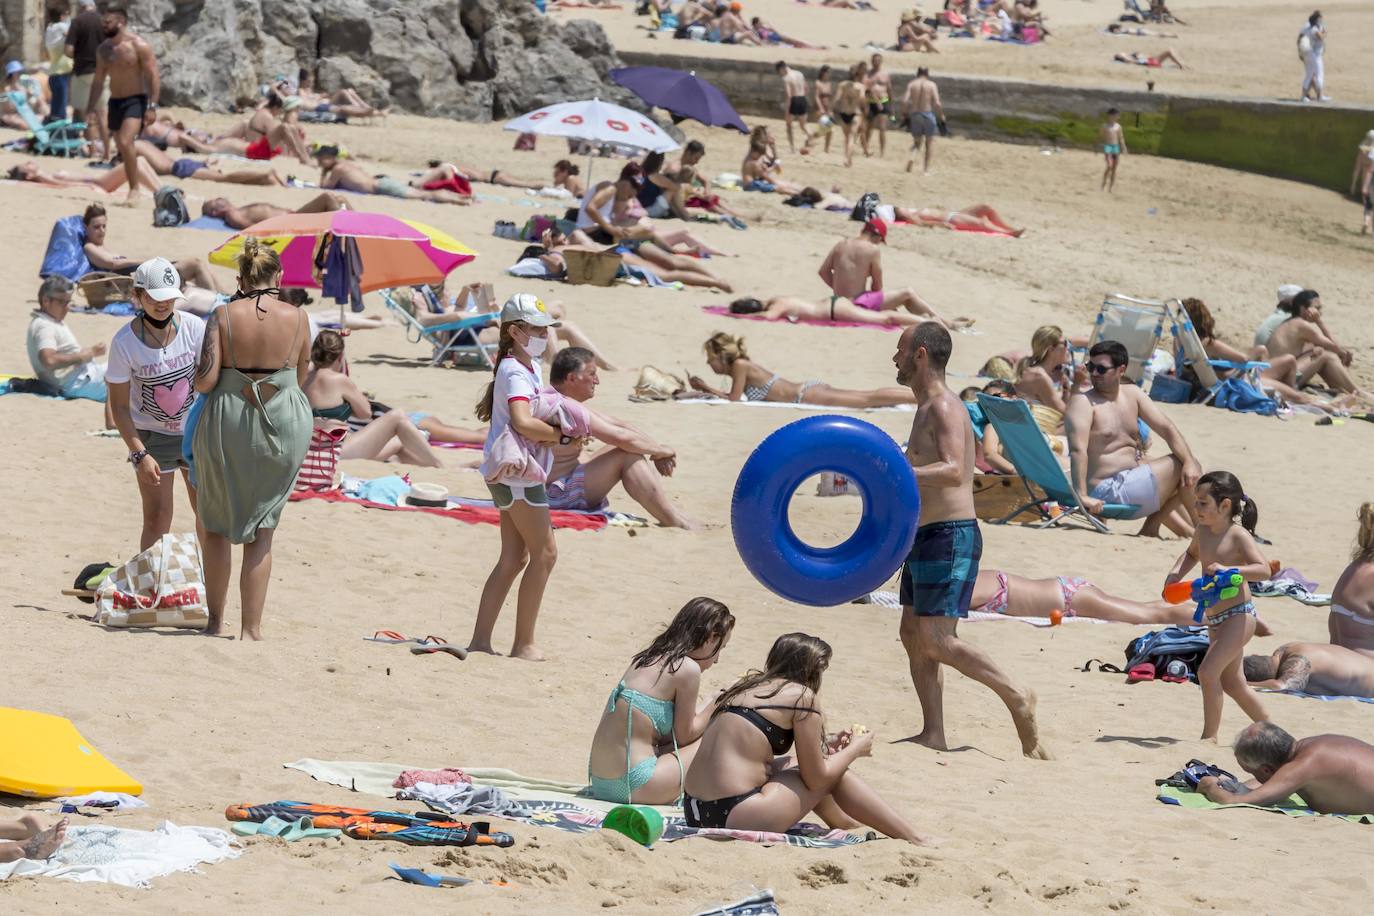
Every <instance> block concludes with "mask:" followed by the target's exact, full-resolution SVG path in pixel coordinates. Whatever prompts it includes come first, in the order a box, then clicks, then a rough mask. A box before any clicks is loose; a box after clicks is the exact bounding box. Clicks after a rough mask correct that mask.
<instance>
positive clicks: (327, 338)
mask: <svg viewBox="0 0 1374 916" xmlns="http://www.w3.org/2000/svg"><path fill="white" fill-rule="evenodd" d="M343 351H344V339H343V335H342V334H340V333H339V332H338V331H331V330H329V329H328V328H325V329H324V330H322V331H320V333H319V336H317V337H316V338H315V342H314V343H313V344H311V345H310V361H311V362H312V363H314V364H315V365H316V366H332V365H334V364H335V363H336V362H338V361H339V357H340V356H343Z"/></svg>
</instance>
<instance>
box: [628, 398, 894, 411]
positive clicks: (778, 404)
mask: <svg viewBox="0 0 1374 916" xmlns="http://www.w3.org/2000/svg"><path fill="white" fill-rule="evenodd" d="M630 400H634V399H633V398H631V399H630ZM663 403H665V404H710V405H713V406H716V407H719V406H721V405H725V406H728V407H773V408H780V409H782V410H820V411H825V412H829V413H834V412H835V411H838V410H843V411H846V412H848V413H877V412H879V411H898V412H900V413H911V412H913V411H914V410H915V409H916V405H915V404H899V405H898V406H896V407H830V406H827V405H825V404H788V403H786V402H783V401H727V400H726V399H725V398H679V399H676V400H671V401H664V402H663Z"/></svg>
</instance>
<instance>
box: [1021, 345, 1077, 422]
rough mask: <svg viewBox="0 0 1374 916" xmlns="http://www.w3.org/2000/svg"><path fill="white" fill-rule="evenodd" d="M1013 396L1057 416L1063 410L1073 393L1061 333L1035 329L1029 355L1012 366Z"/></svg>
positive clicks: (1071, 379) (1069, 369)
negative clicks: (1054, 412) (1044, 408)
mask: <svg viewBox="0 0 1374 916" xmlns="http://www.w3.org/2000/svg"><path fill="white" fill-rule="evenodd" d="M1016 393H1017V394H1018V395H1020V396H1021V397H1023V398H1025V399H1026V400H1028V401H1034V402H1035V403H1037V404H1044V405H1045V406H1046V407H1053V408H1054V409H1055V410H1057V411H1059V412H1060V413H1061V414H1062V413H1064V411H1065V410H1067V409H1068V408H1067V406H1066V404H1067V402H1068V399H1069V395H1070V394H1072V393H1073V375H1072V369H1071V368H1070V365H1069V343H1068V341H1067V340H1066V339H1065V338H1064V332H1063V331H1062V330H1060V329H1059V328H1057V327H1055V326H1054V325H1052V324H1047V325H1044V326H1043V327H1039V328H1036V329H1035V333H1034V334H1032V335H1031V352H1030V355H1029V356H1027V357H1025V358H1024V359H1021V360H1020V361H1019V362H1018V363H1017V364H1016Z"/></svg>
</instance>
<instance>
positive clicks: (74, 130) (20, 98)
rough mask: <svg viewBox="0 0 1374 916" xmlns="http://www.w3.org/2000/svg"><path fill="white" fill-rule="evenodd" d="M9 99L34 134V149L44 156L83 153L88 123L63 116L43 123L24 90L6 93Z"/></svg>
mask: <svg viewBox="0 0 1374 916" xmlns="http://www.w3.org/2000/svg"><path fill="white" fill-rule="evenodd" d="M6 95H8V96H9V100H10V102H11V103H13V105H14V110H15V111H17V112H18V113H19V117H20V118H22V119H23V121H24V126H26V127H27V128H28V129H29V133H30V134H31V135H32V136H33V151H34V152H35V153H38V154H39V155H42V156H65V157H68V158H70V157H73V156H79V155H80V154H81V148H82V147H83V146H85V144H86V140H85V138H84V137H83V136H82V134H84V133H85V131H86V125H85V124H82V123H79V122H75V121H69V120H67V119H66V118H62V119H61V120H58V121H49V122H48V123H47V124H44V123H43V119H42V118H40V117H38V115H36V114H34V111H33V109H32V108H30V107H29V100H28V99H27V98H25V96H24V93H22V92H9V93H6Z"/></svg>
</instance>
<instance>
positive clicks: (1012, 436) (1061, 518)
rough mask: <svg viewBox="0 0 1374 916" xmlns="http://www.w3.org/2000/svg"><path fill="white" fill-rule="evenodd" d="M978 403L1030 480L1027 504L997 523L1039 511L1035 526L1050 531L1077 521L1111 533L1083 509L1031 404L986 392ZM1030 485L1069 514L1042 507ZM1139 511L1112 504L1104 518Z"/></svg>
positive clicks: (1019, 471)
mask: <svg viewBox="0 0 1374 916" xmlns="http://www.w3.org/2000/svg"><path fill="white" fill-rule="evenodd" d="M978 403H979V404H980V405H982V408H983V414H984V415H985V416H986V417H987V418H988V422H989V423H991V424H992V425H993V427H994V428H995V429H996V430H997V435H998V437H999V438H1000V439H1001V440H1002V450H1003V451H1004V452H1005V453H1006V456H1007V458H1008V459H1010V461H1011V463H1012V464H1013V465H1014V466H1015V467H1016V473H1017V474H1020V475H1021V477H1022V478H1023V479H1024V480H1025V481H1027V484H1026V495H1027V496H1028V497H1029V500H1028V501H1027V502H1026V503H1024V504H1023V505H1020V506H1017V507H1016V509H1015V510H1014V511H1012V512H1010V513H1008V514H1007V515H1006V516H1004V517H1003V518H1000V519H998V520H997V521H996V522H994V523H993V524H997V525H1005V524H1006V523H1007V522H1009V521H1011V520H1012V519H1013V518H1015V517H1016V516H1018V515H1020V514H1021V513H1022V512H1025V511H1027V510H1028V509H1029V510H1034V511H1035V512H1037V513H1038V514H1039V515H1040V518H1041V521H1040V522H1038V523H1037V524H1035V525H1033V526H1032V527H1035V528H1049V527H1053V526H1057V525H1061V524H1064V523H1066V522H1069V521H1071V520H1076V521H1082V522H1087V523H1088V524H1089V525H1090V526H1091V527H1092V528H1093V529H1094V530H1096V531H1100V532H1102V533H1103V534H1110V533H1111V532H1110V531H1109V530H1108V529H1107V526H1106V525H1104V524H1102V522H1101V521H1100V520H1099V519H1097V518H1095V517H1093V516H1092V515H1090V514H1089V513H1088V512H1087V510H1085V509H1084V508H1083V505H1082V501H1081V499H1080V497H1079V495H1078V491H1077V490H1075V489H1074V486H1073V481H1071V480H1070V479H1069V476H1068V475H1067V474H1065V473H1064V469H1063V468H1062V467H1060V465H1059V459H1057V458H1055V457H1054V452H1053V451H1051V450H1050V446H1049V443H1047V442H1046V441H1045V434H1044V433H1042V432H1041V431H1040V427H1039V426H1037V425H1036V423H1035V417H1033V416H1031V412H1030V405H1029V404H1027V403H1026V402H1025V401H1022V400H1009V399H1007V398H995V397H992V396H990V395H986V394H982V393H980V394H979V395H978ZM1030 484H1035V485H1036V486H1037V487H1039V488H1040V489H1042V490H1044V491H1045V495H1046V496H1048V497H1049V498H1050V499H1052V500H1054V501H1055V502H1057V503H1059V505H1060V506H1062V507H1063V508H1064V509H1065V510H1067V511H1065V512H1064V513H1062V514H1060V515H1051V514H1050V513H1048V512H1046V511H1045V510H1044V509H1043V508H1041V503H1042V502H1043V499H1044V498H1043V497H1040V496H1037V495H1036V493H1035V491H1034V490H1032V489H1031V487H1030ZM1138 511H1140V507H1139V506H1134V505H1125V504H1120V503H1108V504H1106V505H1105V506H1103V507H1102V517H1103V518H1132V517H1133V516H1135V514H1136V513H1137V512H1138Z"/></svg>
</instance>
